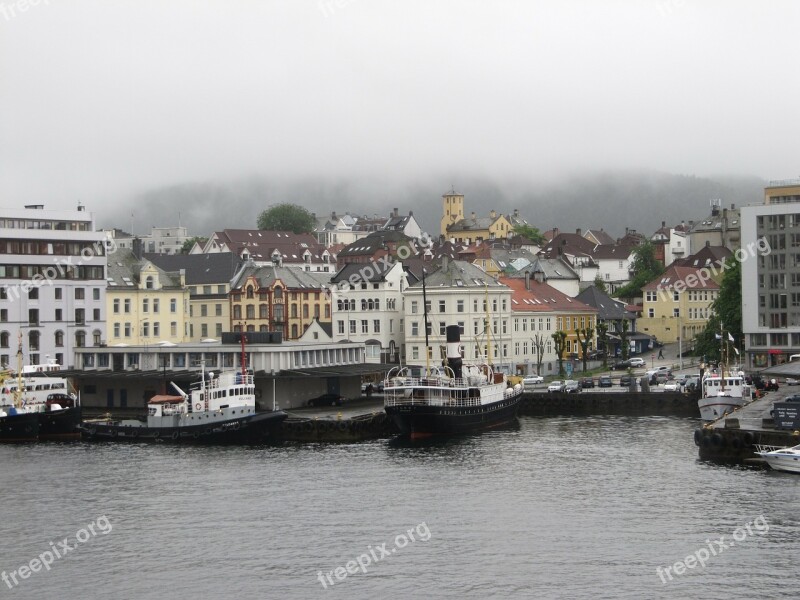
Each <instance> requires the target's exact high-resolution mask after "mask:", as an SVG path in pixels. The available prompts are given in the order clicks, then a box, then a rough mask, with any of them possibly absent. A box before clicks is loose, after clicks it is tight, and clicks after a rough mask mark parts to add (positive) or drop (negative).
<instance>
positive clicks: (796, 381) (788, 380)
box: [784, 377, 800, 385]
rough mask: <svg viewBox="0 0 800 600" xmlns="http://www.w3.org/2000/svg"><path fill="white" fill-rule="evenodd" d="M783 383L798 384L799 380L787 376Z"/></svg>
mask: <svg viewBox="0 0 800 600" xmlns="http://www.w3.org/2000/svg"><path fill="white" fill-rule="evenodd" d="M784 383H785V384H786V385H798V384H800V381H798V380H797V379H794V378H792V377H787V378H786V381H785V382H784Z"/></svg>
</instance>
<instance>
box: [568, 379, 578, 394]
mask: <svg viewBox="0 0 800 600" xmlns="http://www.w3.org/2000/svg"><path fill="white" fill-rule="evenodd" d="M564 391H565V392H566V393H567V394H577V393H578V392H580V391H581V384H580V383H578V382H577V381H575V380H574V379H567V380H566V381H565V382H564Z"/></svg>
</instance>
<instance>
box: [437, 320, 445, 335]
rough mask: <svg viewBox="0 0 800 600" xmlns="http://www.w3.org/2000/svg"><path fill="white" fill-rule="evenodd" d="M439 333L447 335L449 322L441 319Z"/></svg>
mask: <svg viewBox="0 0 800 600" xmlns="http://www.w3.org/2000/svg"><path fill="white" fill-rule="evenodd" d="M439 335H447V323H445V322H444V321H439Z"/></svg>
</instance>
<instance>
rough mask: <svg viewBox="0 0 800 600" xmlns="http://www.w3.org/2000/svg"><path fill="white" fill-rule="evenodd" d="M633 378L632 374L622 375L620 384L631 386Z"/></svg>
mask: <svg viewBox="0 0 800 600" xmlns="http://www.w3.org/2000/svg"><path fill="white" fill-rule="evenodd" d="M632 380H633V377H631V376H630V375H623V376H622V377H620V378H619V384H620V385H621V386H622V387H630V385H631V381H632Z"/></svg>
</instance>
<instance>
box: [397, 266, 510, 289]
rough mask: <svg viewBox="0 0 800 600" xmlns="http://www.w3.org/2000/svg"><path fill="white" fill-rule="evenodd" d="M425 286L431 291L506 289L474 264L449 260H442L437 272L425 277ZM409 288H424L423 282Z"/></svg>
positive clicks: (429, 273)
mask: <svg viewBox="0 0 800 600" xmlns="http://www.w3.org/2000/svg"><path fill="white" fill-rule="evenodd" d="M426 270H427V266H426ZM425 286H426V287H427V288H428V289H429V290H432V289H434V288H440V287H458V288H480V289H484V288H487V287H488V288H492V289H494V288H498V287H500V288H502V287H505V286H504V285H502V284H500V283H498V282H497V281H495V280H494V278H493V277H491V276H489V275H487V274H486V273H485V272H484V271H483V270H481V269H479V268H478V267H476V266H475V265H473V264H472V263H468V262H466V261H464V260H449V259H445V260H442V263H441V266H440V267H439V268H438V269H437V270H436V271H434V272H433V273H431V272H428V273H427V274H426V275H425ZM409 287H414V288H422V282H421V281H420V282H418V283H414V284H413V285H411V286H409Z"/></svg>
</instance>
